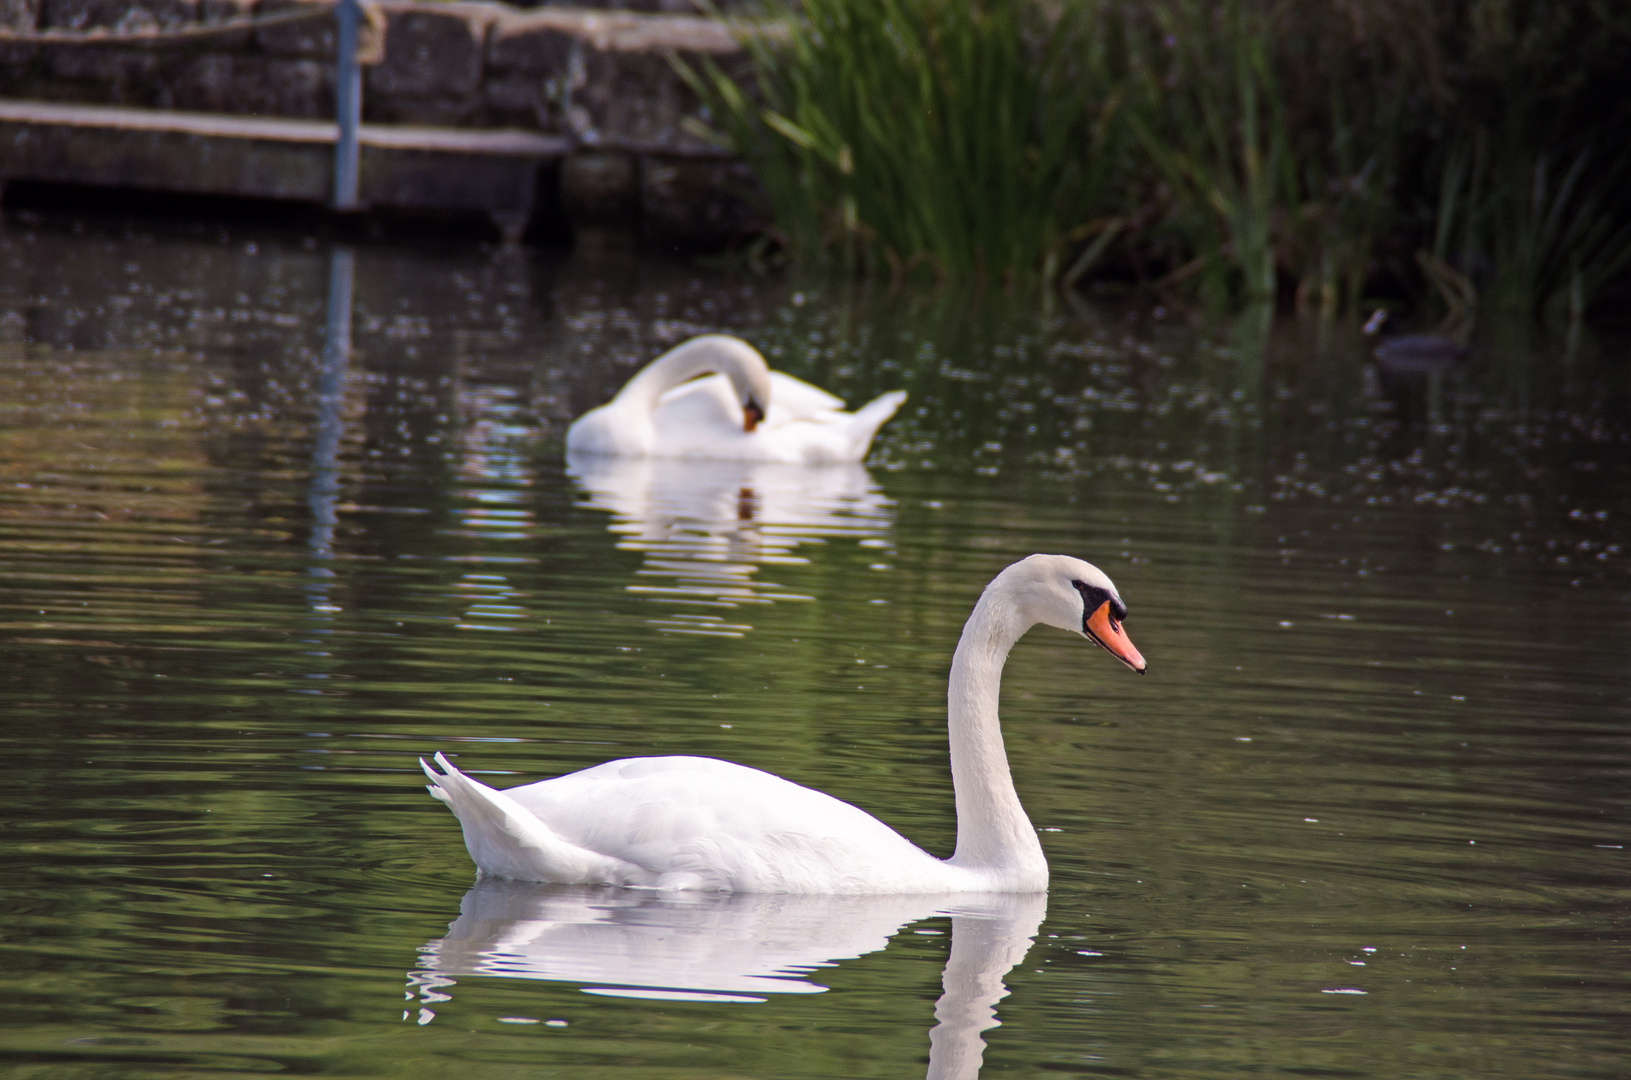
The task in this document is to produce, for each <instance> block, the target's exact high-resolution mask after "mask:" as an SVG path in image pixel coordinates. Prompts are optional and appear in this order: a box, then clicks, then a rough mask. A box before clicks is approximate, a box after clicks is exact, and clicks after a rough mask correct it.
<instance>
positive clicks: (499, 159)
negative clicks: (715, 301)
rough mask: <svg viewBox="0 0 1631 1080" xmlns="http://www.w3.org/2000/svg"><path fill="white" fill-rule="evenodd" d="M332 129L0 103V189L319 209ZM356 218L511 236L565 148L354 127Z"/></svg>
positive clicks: (530, 138)
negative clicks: (117, 192) (455, 220)
mask: <svg viewBox="0 0 1631 1080" xmlns="http://www.w3.org/2000/svg"><path fill="white" fill-rule="evenodd" d="M338 137H339V132H338V128H337V127H336V125H334V124H331V123H326V122H324V121H320V120H283V119H277V118H270V117H248V116H222V115H218V114H210V113H185V112H172V111H167V110H157V109H123V108H113V107H108V106H94V105H61V104H53V103H49V102H16V101H0V179H3V180H33V181H57V182H71V183H76V184H93V185H101V186H105V187H132V188H147V189H151V190H158V191H185V192H196V193H199V194H210V195H235V196H240V197H248V198H262V199H295V200H301V201H306V202H318V203H326V202H327V201H328V198H329V194H330V190H331V185H332V183H333V170H334V144H335V142H336V140H337V139H338ZM359 141H360V143H361V146H362V154H361V162H360V167H361V172H360V197H361V201H362V203H363V205H364V206H368V207H391V208H400V209H418V210H470V211H478V212H481V213H485V214H488V215H490V216H491V217H492V218H493V220H494V221H495V222H496V223H497V224H498V225H499V227H500V229H501V230H503V231H504V232H505V233H506V234H507V235H510V234H518V233H519V231H520V229H521V228H523V227H524V226H525V225H526V221H527V218H528V217H529V216H530V215H531V213H532V211H533V202H534V197H535V194H536V187H537V176H538V171H539V168H540V167H541V166H542V165H544V164H546V163H550V162H554V161H556V160H558V159H560V158H561V157H564V156H565V155H566V154H568V153H569V152H570V151H571V149H572V147H571V143H570V142H569V141H568V140H566V139H563V138H560V137H559V136H553V135H542V134H539V133H536V132H529V131H459V130H447V129H438V128H418V127H382V126H379V125H375V124H364V125H363V126H362V131H361V135H360V139H359Z"/></svg>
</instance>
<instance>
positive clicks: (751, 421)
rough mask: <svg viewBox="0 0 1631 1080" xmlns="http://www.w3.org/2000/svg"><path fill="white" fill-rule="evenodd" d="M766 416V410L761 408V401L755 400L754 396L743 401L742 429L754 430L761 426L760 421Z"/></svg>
mask: <svg viewBox="0 0 1631 1080" xmlns="http://www.w3.org/2000/svg"><path fill="white" fill-rule="evenodd" d="M764 418H765V411H764V410H763V409H761V408H759V403H758V402H757V401H754V400H753V399H752V398H748V399H747V401H746V402H744V403H743V405H742V430H743V431H752V430H753V429H754V428H756V427H758V426H759V422H760V421H761V420H763V419H764Z"/></svg>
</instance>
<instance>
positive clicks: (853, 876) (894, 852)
mask: <svg viewBox="0 0 1631 1080" xmlns="http://www.w3.org/2000/svg"><path fill="white" fill-rule="evenodd" d="M1126 610H1127V609H1126V605H1124V604H1123V603H1122V602H1121V598H1120V596H1119V595H1117V593H1116V589H1115V586H1114V585H1113V584H1111V582H1110V579H1109V578H1107V577H1105V575H1104V574H1103V573H1102V572H1100V571H1099V570H1098V569H1097V568H1096V567H1093V566H1091V565H1089V564H1088V563H1085V562H1082V561H1081V560H1080V559H1072V558H1067V557H1066V556H1063V555H1032V556H1031V557H1030V558H1028V559H1024V560H1022V561H1021V562H1018V563H1015V564H1014V565H1013V566H1010V567H1009V568H1008V569H1006V570H1004V571H1003V572H1002V573H1001V574H999V575H997V577H996V578H995V579H993V580H992V582H991V584H990V585H988V586H987V587H986V590H985V592H984V593H983V594H982V595H981V597H980V601H979V603H978V604H977V605H976V606H975V608H974V613H973V614H972V615H971V616H969V619H968V622H967V623H966V624H965V625H964V627H963V636H962V639H961V640H960V641H959V642H958V645H957V652H956V654H955V655H954V656H953V658H952V664H951V681H950V686H949V689H948V692H947V714H948V715H947V730H948V735H949V741H950V746H951V772H952V784H953V787H954V789H955V791H956V801H957V850H956V852H955V853H954V854H953V855H952V857H951V858H950V859H944V860H942V859H937V858H935V857H934V856H932V855H930V854H929V853H928V852H926V851H924V850H923V849H922V848H919V847H918V846H916V845H915V844H913V843H911V842H910V841H908V840H907V839H906V838H904V837H903V836H901V835H900V834H899V833H897V832H895V830H893V829H891V828H890V827H889V826H887V825H885V824H884V823H883V822H881V821H879V820H878V819H877V818H875V817H873V816H872V815H870V814H868V813H866V812H864V811H862V810H859V809H857V808H856V807H854V806H851V805H850V804H848V803H846V802H842V801H840V800H838V799H835V798H833V797H832V796H830V795H825V794H822V793H821V792H819V791H813V790H811V789H810V788H807V787H802V786H800V785H798V784H794V783H792V782H790V781H788V780H783V779H781V778H780V777H777V776H773V775H771V774H770V773H766V772H761V771H759V770H758V769H750V768H747V767H746V766H743V765H735V764H732V763H730V762H726V761H718V760H715V759H712V758H698V757H661V758H628V759H624V760H621V761H609V762H607V763H605V764H604V765H597V766H595V767H593V768H590V769H584V770H583V771H582V772H576V773H572V774H570V775H568V776H562V777H558V778H556V779H554V780H544V781H541V782H539V783H536V784H528V785H525V786H523V787H517V788H510V789H509V790H507V791H496V790H494V789H492V788H489V787H487V786H486V785H484V784H480V783H478V782H476V781H474V780H471V779H470V778H469V777H467V776H465V775H464V774H463V773H461V772H459V770H457V769H455V768H454V767H453V766H451V765H450V764H448V762H447V760H446V759H445V758H444V757H442V755H440V754H438V755H436V762H437V764H438V765H440V766H441V767H442V770H443V771H442V772H440V773H438V772H436V771H434V770H432V769H431V768H430V767H429V766H428V765H426V766H425V772H426V774H427V775H428V776H429V777H430V778H431V781H432V783H431V785H430V789H429V790H430V793H431V794H432V795H434V796H436V797H437V798H439V799H441V800H443V801H444V802H446V803H447V804H448V805H449V806H450V807H451V808H452V809H453V812H454V813H455V814H456V815H458V818H459V821H460V823H461V824H462V825H463V826H464V838H465V846H466V847H467V848H468V849H469V851H470V855H471V857H472V858H473V859H475V861H476V865H477V866H478V867H480V868H481V870H482V872H483V873H486V874H496V875H498V876H500V877H510V878H521V879H524V880H530V881H551V882H560V883H563V884H609V885H633V886H643V887H647V888H657V889H721V890H733V891H738V892H773V893H774V892H779V893H836V894H845V893H849V894H855V893H871V894H886V893H931V892H1040V891H1042V890H1044V889H1046V888H1047V884H1048V864H1047V860H1046V859H1045V858H1044V857H1043V854H1042V845H1041V844H1040V843H1039V842H1038V841H1037V837H1036V830H1035V829H1034V828H1033V827H1032V826H1031V822H1030V819H1029V818H1027V817H1026V816H1025V810H1024V808H1023V807H1022V806H1021V805H1020V802H1019V796H1018V794H1017V793H1016V792H1015V791H1014V783H1013V779H1012V777H1011V776H1010V775H1009V771H1008V759H1007V756H1006V754H1005V753H1004V750H1003V745H1002V732H1001V730H1000V728H999V725H998V720H997V691H998V685H999V683H1000V681H1001V676H1002V666H1003V662H1004V661H1005V660H1006V659H1007V657H1008V651H1009V649H1010V648H1012V647H1013V645H1014V643H1015V642H1017V641H1018V640H1019V638H1020V636H1021V635H1023V634H1024V633H1025V631H1026V630H1028V629H1030V628H1031V627H1032V626H1033V625H1035V624H1036V623H1038V622H1045V623H1048V624H1049V625H1051V626H1057V627H1060V628H1061V629H1065V630H1072V631H1075V632H1077V633H1080V634H1082V635H1083V636H1085V637H1088V638H1089V639H1090V640H1092V641H1094V642H1096V643H1098V644H1100V645H1102V646H1104V648H1106V649H1107V650H1109V651H1110V652H1111V653H1112V654H1113V655H1115V656H1116V657H1117V658H1119V659H1120V660H1122V662H1123V663H1126V664H1127V665H1128V666H1129V667H1132V668H1133V669H1134V670H1135V671H1139V672H1142V671H1143V670H1144V660H1143V658H1142V657H1141V656H1139V654H1138V650H1137V649H1135V648H1133V646H1132V643H1131V642H1130V641H1129V640H1128V639H1127V637H1126V635H1125V634H1124V633H1123V632H1122V630H1121V626H1120V619H1122V618H1124V617H1125V615H1126ZM421 764H423V762H421Z"/></svg>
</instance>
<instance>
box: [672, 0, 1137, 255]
mask: <svg viewBox="0 0 1631 1080" xmlns="http://www.w3.org/2000/svg"><path fill="white" fill-rule="evenodd" d="M780 16H781V18H782V20H783V22H784V25H786V26H787V27H788V32H787V33H786V34H785V35H776V36H770V35H758V36H749V37H748V38H747V39H746V40H747V43H748V47H749V50H750V52H751V53H752V55H753V58H754V60H755V77H754V80H753V81H752V84H751V85H750V86H749V87H747V88H746V89H745V90H744V89H743V88H741V87H738V86H737V85H735V84H734V83H732V82H731V81H730V80H729V79H728V78H726V77H725V76H724V74H723V73H721V72H720V71H719V70H718V69H717V68H710V69H704V70H703V71H701V72H698V71H695V70H691V71H689V72H688V74H689V77H690V78H691V79H692V81H693V84H694V85H697V86H698V87H699V89H701V90H703V91H704V93H706V94H707V95H708V96H710V97H711V98H712V99H713V101H714V102H715V104H716V105H717V106H718V111H719V113H720V115H721V119H722V122H723V124H724V125H725V127H726V128H727V130H728V133H729V134H730V136H731V137H732V138H733V139H734V141H735V143H736V145H737V146H738V147H739V149H740V150H741V151H742V152H743V153H744V154H745V155H746V156H747V158H748V159H749V160H750V161H751V162H752V163H753V165H754V166H755V168H756V170H757V173H758V175H759V177H760V179H761V182H762V183H763V184H764V186H765V189H766V191H767V193H768V194H769V197H770V200H771V203H772V205H773V207H774V209H775V213H776V221H777V225H778V227H779V228H780V229H781V230H782V231H783V232H784V234H785V236H786V239H787V242H788V244H789V245H790V247H791V248H792V249H793V251H794V252H795V253H796V254H797V255H798V256H799V257H801V258H803V259H805V260H807V261H811V262H817V263H820V262H835V263H837V264H838V265H839V266H841V267H844V268H846V269H850V270H855V271H862V272H879V271H882V270H888V271H889V272H891V273H893V274H895V275H897V276H898V275H901V274H906V273H910V272H912V271H913V270H914V269H916V268H919V267H921V268H922V269H924V270H925V271H927V272H931V273H933V274H935V275H937V276H952V277H959V278H980V277H990V278H1011V277H1015V276H1024V275H1028V274H1032V273H1038V272H1042V271H1043V269H1044V267H1045V265H1047V264H1049V263H1050V256H1052V257H1053V262H1055V263H1056V261H1057V255H1058V251H1059V248H1060V246H1061V243H1062V241H1063V238H1064V237H1065V236H1066V235H1068V234H1069V232H1070V230H1071V229H1072V228H1074V227H1076V226H1078V225H1080V224H1081V223H1082V222H1083V221H1085V220H1086V219H1087V217H1088V216H1090V214H1091V211H1092V209H1093V206H1094V203H1095V195H1096V193H1097V191H1098V189H1100V188H1102V187H1103V184H1104V178H1103V171H1102V169H1101V168H1099V167H1098V161H1099V160H1100V157H1099V155H1098V153H1097V152H1096V151H1097V149H1098V148H1099V147H1101V146H1102V144H1103V142H1104V139H1105V137H1106V134H1107V133H1109V132H1111V131H1119V128H1111V127H1110V126H1108V125H1106V124H1104V123H1101V122H1098V121H1099V119H1100V114H1101V113H1102V112H1104V111H1105V110H1106V109H1113V105H1107V104H1106V103H1105V102H1104V101H1102V100H1099V98H1098V96H1097V95H1092V94H1089V95H1086V96H1084V95H1083V94H1082V93H1081V90H1082V86H1081V85H1080V83H1079V82H1076V81H1073V80H1072V79H1069V78H1067V77H1066V75H1067V70H1068V73H1069V74H1070V75H1071V76H1078V77H1079V75H1080V73H1081V70H1082V60H1083V56H1082V55H1081V54H1073V55H1071V56H1070V61H1071V63H1070V65H1069V67H1068V69H1067V65H1066V64H1065V63H1064V60H1065V56H1066V53H1067V52H1068V51H1069V48H1070V46H1072V45H1075V44H1078V43H1077V42H1076V41H1075V39H1074V32H1073V25H1072V23H1071V21H1070V19H1069V18H1068V15H1062V14H1055V15H1053V16H1052V17H1050V16H1049V15H1047V14H1046V13H1044V12H1043V11H1041V10H1040V9H1038V8H1036V7H1034V6H1031V5H1027V4H1013V3H1007V2H1004V0H957V2H947V0H805V2H804V3H802V4H801V5H800V6H799V7H798V8H797V9H796V11H794V10H788V9H783V10H782V11H781V12H780ZM1089 52H1091V46H1090V47H1089Z"/></svg>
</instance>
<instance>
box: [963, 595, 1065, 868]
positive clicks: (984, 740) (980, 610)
mask: <svg viewBox="0 0 1631 1080" xmlns="http://www.w3.org/2000/svg"><path fill="white" fill-rule="evenodd" d="M1028 629H1030V623H1029V622H1028V621H1026V620H1025V619H1024V618H1022V617H1021V616H1020V614H1019V612H1018V611H1017V610H1016V608H1015V607H1014V605H1013V604H1012V603H1010V602H1008V601H1007V600H1006V598H1005V597H1004V596H1003V595H1002V592H1001V590H996V589H989V588H988V589H987V590H986V591H985V593H984V594H983V595H982V596H981V597H980V602H979V603H978V604H976V605H975V606H974V613H973V614H972V615H970V616H969V618H968V622H967V623H965V624H964V626H963V636H962V639H961V640H959V641H958V643H957V652H956V653H955V654H954V655H953V656H952V660H951V683H950V686H949V687H948V689H947V693H946V726H947V734H948V741H949V742H950V744H951V779H952V787H953V789H954V790H955V791H956V796H957V851H956V853H955V854H953V855H952V857H951V860H950V861H951V863H952V865H954V866H958V867H962V868H966V869H971V870H984V871H998V872H1001V873H1002V874H1003V875H1004V876H1005V877H1006V876H1009V875H1019V876H1022V877H1024V879H1025V880H1026V881H1029V882H1036V881H1039V882H1040V883H1042V884H1045V883H1046V881H1047V873H1048V864H1047V859H1046V858H1045V857H1044V856H1043V854H1042V845H1041V843H1040V842H1039V841H1038V840H1037V838H1036V830H1035V829H1034V828H1033V827H1032V826H1031V819H1030V818H1028V817H1026V816H1025V808H1024V807H1023V806H1021V805H1020V802H1019V795H1018V793H1017V792H1015V791H1014V779H1013V776H1012V775H1011V774H1010V773H1009V771H1008V754H1007V752H1006V751H1005V750H1004V749H1003V745H1002V727H1001V725H1000V723H999V722H998V719H997V694H998V690H999V689H1000V688H1001V685H1002V666H1003V663H1004V662H1005V661H1006V660H1007V659H1008V651H1009V650H1010V649H1012V648H1013V646H1014V643H1015V642H1017V641H1018V640H1019V639H1020V637H1021V635H1023V634H1024V633H1025V631H1026V630H1028Z"/></svg>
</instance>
